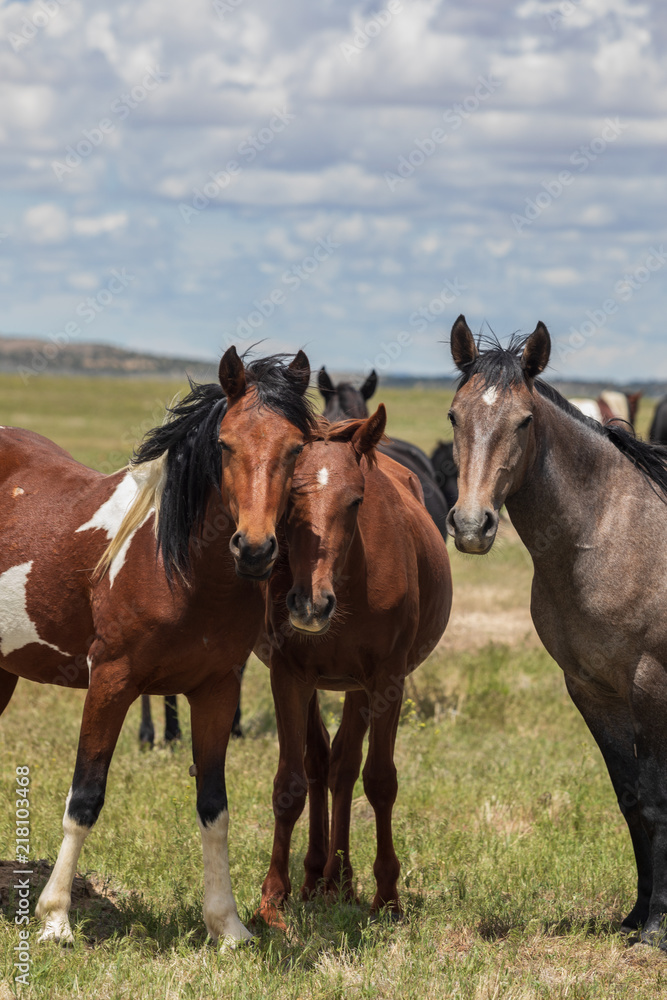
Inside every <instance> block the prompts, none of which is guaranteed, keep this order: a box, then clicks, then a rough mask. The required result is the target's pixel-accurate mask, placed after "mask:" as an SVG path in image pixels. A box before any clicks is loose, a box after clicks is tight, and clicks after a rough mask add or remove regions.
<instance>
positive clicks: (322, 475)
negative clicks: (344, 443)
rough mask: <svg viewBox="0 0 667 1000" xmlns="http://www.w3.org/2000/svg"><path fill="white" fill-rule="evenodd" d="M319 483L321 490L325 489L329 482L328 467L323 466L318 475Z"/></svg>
mask: <svg viewBox="0 0 667 1000" xmlns="http://www.w3.org/2000/svg"><path fill="white" fill-rule="evenodd" d="M317 482H318V483H319V485H320V488H321V489H324V487H325V486H326V485H327V483H328V482H329V470H328V469H327V467H326V465H325V466H323V467H322V468H321V469H320V471H319V472H318V473H317Z"/></svg>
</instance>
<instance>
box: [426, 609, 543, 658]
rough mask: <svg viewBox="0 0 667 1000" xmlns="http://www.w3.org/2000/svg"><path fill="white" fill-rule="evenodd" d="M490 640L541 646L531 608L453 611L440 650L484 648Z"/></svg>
mask: <svg viewBox="0 0 667 1000" xmlns="http://www.w3.org/2000/svg"><path fill="white" fill-rule="evenodd" d="M490 642H498V643H505V644H507V645H508V646H514V645H519V644H521V645H524V646H539V645H541V643H540V640H539V638H538V636H537V632H536V631H535V626H534V625H533V622H532V619H531V617H530V612H529V611H528V608H526V609H525V610H524V609H523V608H513V609H512V610H511V611H510V610H507V611H459V612H458V613H456V612H455V611H453V612H452V617H451V618H450V620H449V625H448V626H447V630H446V632H445V634H444V635H443V637H442V639H441V640H440V642H439V643H438V649H452V650H454V649H455V650H461V649H481V648H482V647H483V646H486V645H488V643H490Z"/></svg>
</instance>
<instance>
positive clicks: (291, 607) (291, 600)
mask: <svg viewBox="0 0 667 1000" xmlns="http://www.w3.org/2000/svg"><path fill="white" fill-rule="evenodd" d="M285 603H286V604H287V610H288V611H289V612H290V613H291V614H294V613H295V611H296V592H295V591H294V590H290V592H289V593H288V595H287V597H286V598H285Z"/></svg>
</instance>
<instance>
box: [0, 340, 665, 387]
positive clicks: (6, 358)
mask: <svg viewBox="0 0 667 1000" xmlns="http://www.w3.org/2000/svg"><path fill="white" fill-rule="evenodd" d="M0 372H7V373H13V374H19V375H23V376H24V377H27V378H29V377H30V376H31V375H37V374H41V373H42V372H46V373H47V374H50V375H87V376H91V375H92V376H95V375H99V376H107V377H108V376H117V377H123V378H183V375H184V373H185V372H187V373H188V374H189V375H191V376H192V377H193V378H194V379H196V380H197V381H209V382H210V381H215V379H216V378H217V372H218V361H217V360H216V359H213V358H212V359H211V361H210V362H206V361H202V360H201V359H194V358H186V357H182V358H171V357H166V356H164V355H159V354H148V353H144V352H142V351H126V350H124V349H123V348H122V347H112V346H111V345H110V344H80V343H77V342H70V343H68V344H59V343H54V341H51V340H44V339H42V338H38V337H17V336H15V335H11V334H0ZM330 374H331V376H332V378H333V379H334V381H338V380H340V379H346V380H350V381H351V382H353V383H354V382H359V383H361V382H362V381H363V379H364V378H365V375H366V374H368V373H365V374H364V375H363V376H362V375H359V374H358V373H357V374H350V373H343V372H335V371H332V372H331V373H330ZM378 374H379V376H380V384H381V385H385V386H392V387H395V388H414V387H416V386H423V387H424V388H442V389H453V388H454V386H455V384H456V379H454V378H445V377H440V376H436V377H433V378H427V377H419V376H413V375H385V374H383V373H382V372H378ZM548 381H549V382H551V383H552V385H555V386H556V388H557V389H558V390H559V392H562V393H563V395H565V396H592V397H593V398H595V399H596V398H597V397H598V396H599V395H600V393H601V392H602V390H603V389H608V388H610V387H611V386H612V383H610V382H600V381H586V380H584V379H581V380H575V379H569V380H565V379H558V378H550V379H548ZM613 387H614V388H617V389H620V390H621V391H623V392H638V391H639V390H641V391H642V393H643V394H644V395H645V396H649V397H658V396H664V395H665V394H667V382H628V383H625V384H623V385H614V386H613Z"/></svg>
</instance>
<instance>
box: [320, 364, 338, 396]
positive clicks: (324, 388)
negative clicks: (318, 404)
mask: <svg viewBox="0 0 667 1000" xmlns="http://www.w3.org/2000/svg"><path fill="white" fill-rule="evenodd" d="M317 388H318V389H319V390H320V392H321V393H322V395H323V396H324V398H325V399H326V398H327V395H328V394H329V393H330V392H335V391H336V390H335V388H334V384H333V382H332V381H331V379H330V378H329V375H328V373H327V370H326V368H325V367H324V365H322V367H321V368H320V370H319V371H318V373H317Z"/></svg>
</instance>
